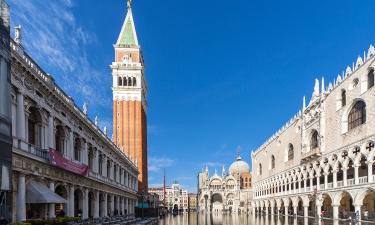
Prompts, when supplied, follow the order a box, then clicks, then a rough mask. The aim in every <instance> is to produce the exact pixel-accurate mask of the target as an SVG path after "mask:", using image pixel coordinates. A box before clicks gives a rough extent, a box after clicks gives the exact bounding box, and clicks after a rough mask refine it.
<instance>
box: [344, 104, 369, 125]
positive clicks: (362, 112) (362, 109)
mask: <svg viewBox="0 0 375 225" xmlns="http://www.w3.org/2000/svg"><path fill="white" fill-rule="evenodd" d="M365 122H366V103H365V102H364V101H358V102H357V103H355V105H354V106H353V108H352V109H351V110H350V112H349V116H348V128H349V130H351V129H354V128H356V127H358V126H359V125H361V124H364V123H365Z"/></svg>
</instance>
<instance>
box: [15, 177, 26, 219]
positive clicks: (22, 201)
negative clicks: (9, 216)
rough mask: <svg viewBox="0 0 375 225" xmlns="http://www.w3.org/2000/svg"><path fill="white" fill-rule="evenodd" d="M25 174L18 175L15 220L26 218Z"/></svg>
mask: <svg viewBox="0 0 375 225" xmlns="http://www.w3.org/2000/svg"><path fill="white" fill-rule="evenodd" d="M25 180H26V179H25V175H24V174H19V175H18V192H17V207H16V209H17V222H22V221H25V220H26V184H25V182H26V181H25Z"/></svg>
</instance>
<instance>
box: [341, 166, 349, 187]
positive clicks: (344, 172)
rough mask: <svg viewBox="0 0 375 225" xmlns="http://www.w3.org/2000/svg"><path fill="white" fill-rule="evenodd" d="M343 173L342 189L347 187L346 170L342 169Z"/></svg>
mask: <svg viewBox="0 0 375 225" xmlns="http://www.w3.org/2000/svg"><path fill="white" fill-rule="evenodd" d="M342 172H343V185H344V187H346V186H348V168H344V167H343V168H342Z"/></svg>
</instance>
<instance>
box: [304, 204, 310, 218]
mask: <svg viewBox="0 0 375 225" xmlns="http://www.w3.org/2000/svg"><path fill="white" fill-rule="evenodd" d="M303 216H304V217H308V216H309V206H308V205H304V206H303Z"/></svg>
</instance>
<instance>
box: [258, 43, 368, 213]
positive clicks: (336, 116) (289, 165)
mask: <svg viewBox="0 0 375 225" xmlns="http://www.w3.org/2000/svg"><path fill="white" fill-rule="evenodd" d="M374 55H375V49H374V47H373V46H370V48H369V49H368V51H367V53H365V54H364V55H363V57H358V59H357V60H356V62H355V63H353V66H352V67H349V66H348V67H347V68H346V71H345V72H343V73H342V74H341V75H338V76H337V78H336V79H335V81H334V82H333V83H329V85H328V87H326V86H325V84H324V80H322V81H321V82H319V81H318V80H316V82H315V87H314V92H313V94H312V98H311V100H310V102H309V103H308V104H306V103H305V100H304V101H303V107H302V109H301V111H299V112H298V113H297V114H296V115H295V116H294V117H293V118H292V119H291V120H290V121H289V122H287V123H286V124H285V125H284V126H283V127H282V128H281V129H280V130H279V131H277V132H276V133H275V134H274V135H272V136H271V137H270V138H269V139H268V140H267V141H266V142H265V143H264V144H263V145H262V146H260V147H259V149H257V150H256V151H255V152H253V153H252V154H251V156H252V165H253V175H254V176H253V193H254V195H253V201H252V211H253V213H256V212H260V211H265V212H268V213H270V214H273V213H278V212H279V211H281V212H284V213H290V214H292V213H293V214H298V215H303V216H307V215H310V216H314V211H315V210H316V213H317V214H318V215H319V216H320V214H321V211H322V210H324V212H325V215H324V216H325V217H330V218H335V219H338V218H347V217H348V216H353V214H354V212H358V213H360V215H362V218H363V216H364V215H366V216H368V217H371V218H374V216H375V211H374V204H375V189H374V181H375V174H374V172H375V165H374V156H375V149H374V142H375V98H374V96H375V88H374V68H375V62H374V61H375V57H374Z"/></svg>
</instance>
